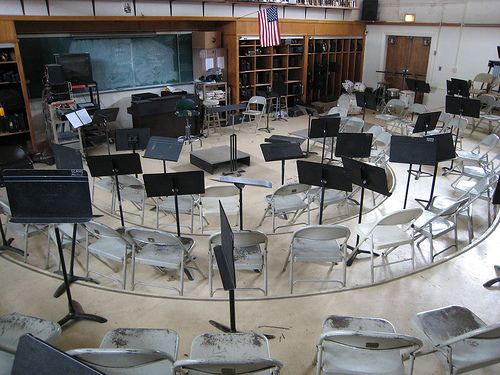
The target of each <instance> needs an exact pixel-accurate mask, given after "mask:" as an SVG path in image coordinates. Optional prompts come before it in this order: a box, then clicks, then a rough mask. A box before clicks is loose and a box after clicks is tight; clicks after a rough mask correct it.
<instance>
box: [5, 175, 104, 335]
mask: <svg viewBox="0 0 500 375" xmlns="http://www.w3.org/2000/svg"><path fill="white" fill-rule="evenodd" d="M4 179H5V185H6V188H7V195H8V197H9V203H10V208H11V211H12V218H11V221H12V222H13V223H21V224H66V223H69V224H73V225H74V226H73V228H74V229H73V234H74V233H75V231H76V225H77V224H80V223H85V222H88V221H90V220H91V219H92V203H91V200H90V190H89V183H88V177H87V172H86V171H84V170H20V169H12V170H9V171H5V172H4ZM55 234H56V241H57V249H58V251H59V258H60V261H61V269H62V274H63V278H64V285H65V289H66V296H67V299H68V310H69V312H68V314H67V315H66V316H64V317H63V318H62V319H61V320H59V324H60V325H61V326H62V325H64V324H66V323H68V322H69V321H71V320H90V321H94V322H98V323H105V322H106V321H107V320H106V319H105V318H103V317H100V316H98V315H92V314H86V313H84V311H83V309H82V307H81V305H80V304H79V303H78V302H76V301H74V300H73V298H72V296H71V289H70V281H69V278H68V273H67V271H66V262H65V260H64V253H63V249H62V243H61V236H60V233H59V229H58V227H57V226H56V228H55ZM75 237H76V236H75V235H73V238H72V244H71V245H72V248H73V249H74V247H75V241H76V239H75Z"/></svg>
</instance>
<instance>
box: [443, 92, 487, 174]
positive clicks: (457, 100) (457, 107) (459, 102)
mask: <svg viewBox="0 0 500 375" xmlns="http://www.w3.org/2000/svg"><path fill="white" fill-rule="evenodd" d="M445 108H446V109H445V110H446V113H449V114H452V115H458V116H459V119H462V117H463V116H467V117H473V118H479V114H480V110H481V102H480V101H479V100H478V99H470V98H463V97H459V96H451V95H446V107H445ZM459 137H460V128H459V127H458V126H457V134H456V135H455V145H454V147H455V151H456V150H457V143H458V138H459ZM443 170H444V173H443V175H447V174H450V173H454V174H459V173H460V171H458V170H455V169H454V168H453V160H452V161H451V164H450V166H449V167H444V168H443Z"/></svg>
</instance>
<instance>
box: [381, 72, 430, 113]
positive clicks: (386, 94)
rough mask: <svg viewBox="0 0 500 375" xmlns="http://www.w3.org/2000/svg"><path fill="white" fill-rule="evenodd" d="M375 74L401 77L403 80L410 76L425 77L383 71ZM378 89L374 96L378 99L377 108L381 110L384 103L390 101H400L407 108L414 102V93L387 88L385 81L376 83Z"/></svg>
mask: <svg viewBox="0 0 500 375" xmlns="http://www.w3.org/2000/svg"><path fill="white" fill-rule="evenodd" d="M376 72H377V73H383V74H387V75H401V76H403V78H404V79H406V78H408V77H409V76H410V75H414V76H420V77H425V75H422V74H416V73H414V74H410V73H408V71H406V70H405V71H403V72H389V71H385V70H377V71H376ZM377 84H378V87H377V89H376V90H375V94H376V95H377V98H378V106H379V108H383V107H384V106H385V105H386V103H387V102H388V101H389V100H391V99H401V100H403V101H404V102H405V104H406V106H409V105H411V104H413V103H414V101H415V92H413V91H409V90H399V89H398V88H395V87H388V86H389V83H388V82H386V81H380V82H377Z"/></svg>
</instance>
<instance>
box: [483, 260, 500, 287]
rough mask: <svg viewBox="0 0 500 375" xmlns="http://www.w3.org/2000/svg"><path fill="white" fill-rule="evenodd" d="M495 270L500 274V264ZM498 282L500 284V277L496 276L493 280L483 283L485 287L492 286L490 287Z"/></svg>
mask: <svg viewBox="0 0 500 375" xmlns="http://www.w3.org/2000/svg"><path fill="white" fill-rule="evenodd" d="M495 271H496V272H497V274H498V272H500V265H497V266H495ZM496 283H499V284H500V277H495V278H494V279H491V280H489V281H487V282H485V283H484V284H483V286H484V287H485V288H490V287H492V286H493V285H494V284H496Z"/></svg>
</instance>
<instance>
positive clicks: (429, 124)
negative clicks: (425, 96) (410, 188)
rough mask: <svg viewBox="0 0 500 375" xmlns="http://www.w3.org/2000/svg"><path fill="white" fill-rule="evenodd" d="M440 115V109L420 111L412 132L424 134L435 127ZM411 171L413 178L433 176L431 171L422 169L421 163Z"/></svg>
mask: <svg viewBox="0 0 500 375" xmlns="http://www.w3.org/2000/svg"><path fill="white" fill-rule="evenodd" d="M440 115H441V111H437V112H428V113H420V114H419V115H418V117H417V121H416V122H415V126H414V127H413V134H418V133H424V136H426V135H427V132H428V131H432V130H434V129H436V125H437V123H438V121H439V116H440ZM413 172H415V180H418V179H419V178H420V176H424V177H432V176H434V174H432V173H429V172H424V171H422V165H419V167H418V170H416V171H412V172H411V173H412V174H413Z"/></svg>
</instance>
